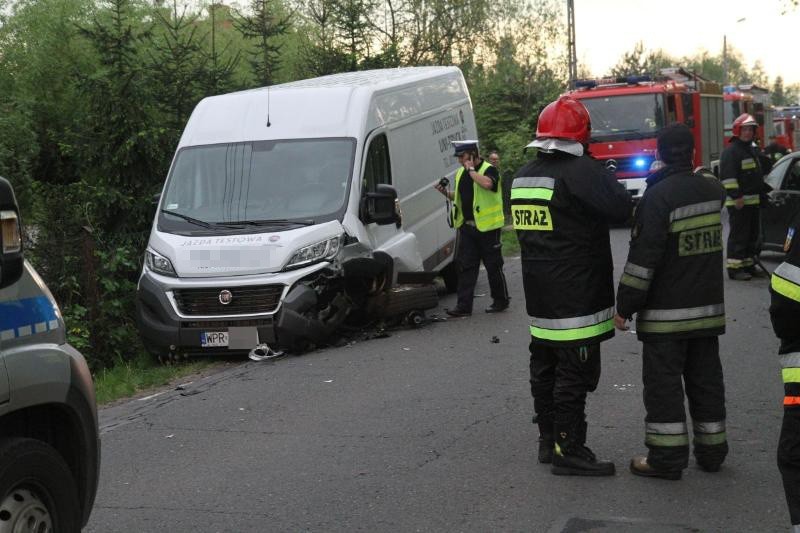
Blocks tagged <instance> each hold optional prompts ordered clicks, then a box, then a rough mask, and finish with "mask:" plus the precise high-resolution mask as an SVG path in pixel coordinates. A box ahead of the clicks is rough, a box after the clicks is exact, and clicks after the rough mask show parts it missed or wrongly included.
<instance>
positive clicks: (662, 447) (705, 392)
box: [642, 337, 728, 471]
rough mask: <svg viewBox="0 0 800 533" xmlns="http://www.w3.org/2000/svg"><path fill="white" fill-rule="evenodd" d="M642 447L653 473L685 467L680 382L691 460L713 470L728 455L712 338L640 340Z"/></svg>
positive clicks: (716, 342)
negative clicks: (691, 439)
mask: <svg viewBox="0 0 800 533" xmlns="http://www.w3.org/2000/svg"><path fill="white" fill-rule="evenodd" d="M642 351H643V361H642V380H643V382H644V406H645V409H646V410H647V416H646V418H645V425H646V436H645V445H646V446H647V448H648V450H649V453H648V455H647V462H648V463H649V464H650V465H651V466H652V467H653V468H655V469H656V470H662V471H676V470H683V469H684V468H686V467H687V466H688V464H689V432H688V428H687V425H686V411H685V409H684V405H683V394H684V384H685V386H686V396H687V397H688V399H689V413H690V414H691V416H692V426H693V427H692V429H693V433H694V456H695V459H696V460H697V462H698V464H700V465H701V466H702V467H704V468H705V469H711V470H715V469H718V468H719V466H720V465H721V464H722V462H723V461H724V460H725V456H726V455H727V454H728V442H727V438H726V433H725V385H724V383H723V379H722V365H721V364H720V360H719V340H718V339H717V337H701V338H697V339H683V340H674V341H672V340H667V341H663V342H649V341H647V342H644V343H643V350H642Z"/></svg>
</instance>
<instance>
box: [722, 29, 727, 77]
mask: <svg viewBox="0 0 800 533" xmlns="http://www.w3.org/2000/svg"><path fill="white" fill-rule="evenodd" d="M726 85H728V36H727V35H723V36H722V87H723V88H724V87H725V86H726Z"/></svg>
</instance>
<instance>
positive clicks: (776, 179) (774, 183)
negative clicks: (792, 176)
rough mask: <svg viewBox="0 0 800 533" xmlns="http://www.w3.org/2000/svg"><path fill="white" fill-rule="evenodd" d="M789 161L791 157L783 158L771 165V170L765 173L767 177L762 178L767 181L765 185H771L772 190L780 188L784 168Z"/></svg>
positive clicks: (787, 165)
mask: <svg viewBox="0 0 800 533" xmlns="http://www.w3.org/2000/svg"><path fill="white" fill-rule="evenodd" d="M791 162H792V160H791V159H784V160H783V161H781V162H779V163H778V164H777V165H775V166H774V167H772V170H771V171H770V172H769V174H767V177H766V178H764V181H765V182H767V185H769V186H770V187H772V188H773V189H774V190H778V189H780V188H781V181H783V176H784V174H786V169H787V168H788V167H789V164H790V163H791Z"/></svg>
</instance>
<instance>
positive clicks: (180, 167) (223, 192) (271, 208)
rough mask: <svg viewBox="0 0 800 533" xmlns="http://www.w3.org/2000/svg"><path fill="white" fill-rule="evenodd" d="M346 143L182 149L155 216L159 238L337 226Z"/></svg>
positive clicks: (346, 171)
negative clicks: (329, 223) (332, 222)
mask: <svg viewBox="0 0 800 533" xmlns="http://www.w3.org/2000/svg"><path fill="white" fill-rule="evenodd" d="M354 153H355V140H354V139H341V138H340V139H291V140H279V141H254V142H243V143H230V144H215V145H208V146H193V147H188V148H183V149H181V150H180V151H179V152H178V155H177V157H176V159H175V163H174V165H173V167H172V172H171V174H170V176H169V180H168V182H167V187H166V189H165V193H164V198H163V199H162V201H161V210H160V212H159V216H158V226H159V230H160V231H165V232H168V233H170V232H172V233H181V234H186V233H209V232H211V233H226V232H229V231H236V230H244V229H246V230H247V231H250V232H252V231H253V229H254V228H255V227H264V228H265V230H266V231H274V230H275V227H276V226H289V227H291V226H294V225H306V224H313V223H319V222H326V221H329V220H334V219H339V218H341V216H342V215H343V213H344V210H345V198H346V195H347V192H348V183H349V182H350V176H351V172H352V168H353V155H354Z"/></svg>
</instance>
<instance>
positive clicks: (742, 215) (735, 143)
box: [719, 113, 764, 281]
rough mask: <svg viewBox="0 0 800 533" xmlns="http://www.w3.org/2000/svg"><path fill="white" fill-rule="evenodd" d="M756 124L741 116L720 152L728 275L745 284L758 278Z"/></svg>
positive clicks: (760, 183)
mask: <svg viewBox="0 0 800 533" xmlns="http://www.w3.org/2000/svg"><path fill="white" fill-rule="evenodd" d="M756 126H758V123H757V122H756V119H754V118H753V117H752V115H748V114H746V113H745V114H743V115H740V116H739V117H738V118H737V119H736V120H734V121H733V137H732V138H731V142H730V144H729V145H728V146H727V147H726V148H725V150H723V151H722V155H721V156H720V163H719V173H720V179H721V180H722V185H723V186H724V187H725V190H726V191H727V193H728V199H727V201H726V202H725V205H726V206H727V207H728V215H729V221H730V225H731V229H730V233H729V234H728V261H727V267H728V276H729V277H730V278H731V279H735V280H740V281H746V280H749V279H751V278H752V277H753V276H759V275H761V274H760V273H759V271H758V270H756V267H755V263H754V258H755V257H756V256H757V255H758V252H759V250H758V241H759V233H760V231H761V212H760V209H759V204H760V203H761V202H760V194H761V193H762V192H763V190H764V173H763V171H762V169H761V162H760V158H759V152H758V147H756V146H755V144H753V139H754V137H755V131H756Z"/></svg>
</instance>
